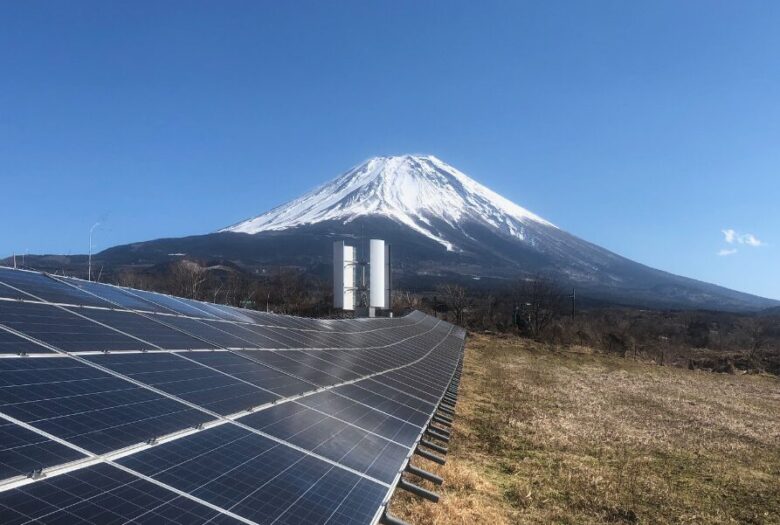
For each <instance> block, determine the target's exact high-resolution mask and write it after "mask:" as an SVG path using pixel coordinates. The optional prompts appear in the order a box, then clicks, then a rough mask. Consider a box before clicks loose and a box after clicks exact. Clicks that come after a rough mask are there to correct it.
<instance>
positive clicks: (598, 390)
mask: <svg viewBox="0 0 780 525" xmlns="http://www.w3.org/2000/svg"><path fill="white" fill-rule="evenodd" d="M414 463H415V464H417V465H418V466H420V467H422V468H426V469H428V470H432V471H436V472H438V473H440V475H442V476H443V477H444V478H445V485H444V486H443V487H441V488H439V489H437V490H439V491H440V492H441V493H442V501H441V502H440V503H439V504H432V503H429V502H426V501H422V500H418V499H416V498H413V497H411V496H409V495H407V494H405V493H403V491H398V493H397V494H396V496H395V498H394V500H393V501H392V502H391V509H392V512H393V513H395V514H397V515H398V516H399V517H402V518H404V519H406V520H407V521H409V522H410V523H416V524H427V523H431V524H455V523H458V524H473V523H491V524H494V525H498V524H502V523H572V524H573V523H578V524H579V523H697V524H698V523H780V381H778V380H777V379H776V378H774V377H768V376H747V375H741V376H733V375H721V374H712V373H707V372H692V371H688V370H683V369H678V368H672V367H660V366H654V365H651V364H646V363H640V362H636V361H633V360H629V359H622V358H618V357H612V356H603V355H592V354H589V353H587V352H586V351H583V352H582V353H573V352H565V353H564V352H554V351H550V350H546V349H543V348H541V347H539V346H538V345H535V344H534V343H530V342H527V341H524V340H518V339H498V338H489V337H486V336H472V337H470V339H469V340H468V342H467V349H466V359H465V368H464V374H463V380H462V383H461V395H460V401H459V404H458V417H457V418H456V424H455V432H454V437H453V440H452V443H451V450H450V454H449V460H448V462H447V465H445V466H444V467H441V468H437V467H436V466H435V465H434V464H432V463H430V462H427V461H425V460H422V459H420V458H416V459H415V460H414ZM410 479H413V478H410ZM416 481H419V480H416ZM426 486H428V487H429V488H432V486H430V485H426Z"/></svg>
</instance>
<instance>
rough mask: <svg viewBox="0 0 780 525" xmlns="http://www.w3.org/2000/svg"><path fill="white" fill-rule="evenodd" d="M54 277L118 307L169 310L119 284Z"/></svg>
mask: <svg viewBox="0 0 780 525" xmlns="http://www.w3.org/2000/svg"><path fill="white" fill-rule="evenodd" d="M54 279H57V280H59V281H61V282H63V283H66V284H69V285H71V286H75V287H76V288H79V289H81V290H84V291H85V292H87V293H90V294H92V295H97V296H98V297H100V298H101V299H103V300H104V301H106V302H109V303H111V304H112V305H115V306H116V307H117V308H124V309H127V310H139V311H143V312H158V311H167V310H166V309H165V308H163V307H161V306H159V305H157V304H154V303H150V302H149V301H144V300H143V299H141V298H140V297H137V296H135V295H132V294H130V293H128V292H126V291H125V290H123V289H122V288H120V287H118V286H108V285H105V284H100V283H93V282H91V281H84V280H81V279H72V278H69V277H59V276H55V277H54Z"/></svg>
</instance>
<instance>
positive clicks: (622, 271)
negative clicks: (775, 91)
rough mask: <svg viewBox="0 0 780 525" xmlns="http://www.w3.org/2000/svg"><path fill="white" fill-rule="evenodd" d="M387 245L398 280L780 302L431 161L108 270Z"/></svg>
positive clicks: (703, 304)
mask: <svg viewBox="0 0 780 525" xmlns="http://www.w3.org/2000/svg"><path fill="white" fill-rule="evenodd" d="M370 237H376V238H382V239H385V240H387V241H389V242H390V243H391V244H392V246H393V271H394V281H395V283H396V284H397V285H398V286H406V287H414V288H417V289H422V288H425V287H426V286H430V285H433V284H435V283H436V282H441V281H442V280H462V281H469V282H472V283H474V284H478V285H485V286H487V284H486V283H492V285H496V284H498V285H501V284H506V283H508V282H509V281H510V280H514V279H518V278H523V277H530V276H533V275H537V274H540V273H541V274H545V275H547V276H549V277H551V278H553V279H555V280H557V281H559V282H561V283H562V284H565V285H570V286H576V287H577V290H578V295H579V294H583V295H587V296H589V297H591V298H593V299H597V300H601V301H607V302H611V303H619V304H630V305H639V306H651V307H665V308H666V307H671V308H708V309H723V310H754V309H761V308H768V307H772V306H777V305H778V302H777V301H773V300H769V299H764V298H761V297H757V296H753V295H749V294H745V293H741V292H737V291H734V290H729V289H727V288H723V287H720V286H716V285H712V284H708V283H704V282H701V281H697V280H694V279H689V278H685V277H680V276H677V275H673V274H670V273H667V272H663V271H660V270H656V269H653V268H650V267H648V266H645V265H642V264H640V263H637V262H634V261H631V260H629V259H626V258H624V257H621V256H620V255H617V254H615V253H613V252H610V251H608V250H606V249H604V248H601V247H599V246H596V245H594V244H592V243H589V242H587V241H585V240H582V239H580V238H578V237H576V236H574V235H571V234H569V233H567V232H566V231H564V230H562V229H560V228H558V227H557V226H555V225H554V224H553V223H551V222H549V221H547V220H545V219H543V218H541V217H539V216H538V215H536V214H534V213H532V212H530V211H528V210H526V209H524V208H522V207H520V206H518V205H517V204H515V203H513V202H511V201H509V200H507V199H506V198H504V197H502V196H501V195H499V194H497V193H495V192H494V191H492V190H490V189H488V188H487V187H485V186H483V185H482V184H479V183H478V182H476V181H475V180H473V179H472V178H470V177H468V176H467V175H466V174H464V173H462V172H460V171H459V170H457V169H456V168H454V167H452V166H450V165H449V164H447V163H445V162H443V161H441V160H439V159H438V158H436V157H434V156H430V155H428V156H421V155H403V156H391V157H376V158H372V159H370V160H368V161H366V162H364V163H362V164H360V165H358V166H356V167H354V168H352V169H350V170H349V171H347V172H346V173H344V174H342V175H340V176H338V177H336V178H335V179H333V180H331V181H330V182H327V183H325V184H323V185H322V186H320V187H318V188H316V189H315V190H313V191H311V192H309V193H306V194H304V195H303V196H301V197H299V198H297V199H295V200H292V201H290V202H288V203H286V204H283V205H281V206H278V207H276V208H274V209H272V210H270V211H268V212H266V213H263V214H261V215H258V216H256V217H253V218H249V219H247V220H244V221H242V222H239V223H237V224H234V225H232V226H229V227H226V228H223V229H221V230H219V231H217V232H214V233H211V234H206V235H198V236H193V237H185V238H176V239H158V240H154V241H149V242H143V243H135V244H129V245H124V246H117V247H114V248H110V249H108V250H106V251H104V252H102V253H100V254H98V256H97V257H98V258H99V259H101V260H102V261H103V262H105V263H106V264H109V265H114V266H116V265H124V264H133V265H151V264H157V263H162V262H166V261H169V260H171V259H173V258H175V257H179V256H181V254H186V255H187V256H191V257H198V258H209V259H215V258H216V259H222V260H226V261H231V262H233V263H235V264H238V265H239V266H243V267H245V268H248V269H251V270H253V271H255V272H262V271H264V270H267V269H268V268H271V267H278V266H280V265H284V266H296V267H299V268H301V269H303V270H305V271H308V272H312V273H316V274H319V275H320V276H322V277H323V278H329V276H330V271H331V270H330V264H331V249H332V248H331V244H332V242H333V240H338V239H345V240H351V241H352V242H353V243H354V244H357V245H358V249H360V246H361V245H362V243H363V241H364V240H365V239H367V238H370Z"/></svg>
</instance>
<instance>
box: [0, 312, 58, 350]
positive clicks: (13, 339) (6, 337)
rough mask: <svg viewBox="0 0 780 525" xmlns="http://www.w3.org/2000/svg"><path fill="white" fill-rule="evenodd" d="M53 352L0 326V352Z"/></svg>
mask: <svg viewBox="0 0 780 525" xmlns="http://www.w3.org/2000/svg"><path fill="white" fill-rule="evenodd" d="M3 320H4V319H3ZM53 352H54V351H53V350H49V349H48V348H46V347H45V346H42V345H39V344H37V343H33V342H32V341H29V340H27V339H25V338H23V337H20V336H18V335H14V334H13V333H12V332H9V331H7V330H6V329H4V328H2V327H0V354H41V353H44V354H50V353H53Z"/></svg>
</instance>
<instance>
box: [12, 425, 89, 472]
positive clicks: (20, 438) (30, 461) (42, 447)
mask: <svg viewBox="0 0 780 525" xmlns="http://www.w3.org/2000/svg"><path fill="white" fill-rule="evenodd" d="M84 457H85V456H84V455H83V454H82V453H80V452H78V451H76V450H74V449H72V448H68V447H67V446H65V445H62V444H60V443H57V442H56V441H52V440H51V439H49V438H47V437H44V436H41V435H40V434H36V433H35V432H33V431H32V430H27V429H26V428H24V427H21V426H19V425H16V424H14V423H10V422H8V421H3V420H0V479H6V478H12V477H15V476H27V475H29V474H31V473H32V472H34V471H35V470H36V469H43V468H46V467H52V466H54V465H62V464H65V463H69V462H71V461H75V460H77V459H81V458H84Z"/></svg>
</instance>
